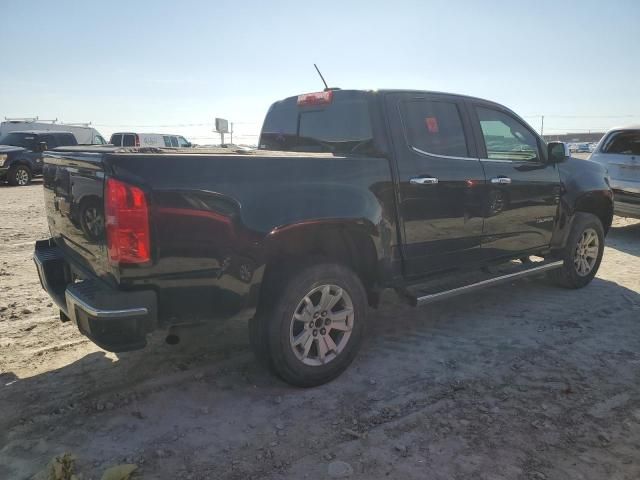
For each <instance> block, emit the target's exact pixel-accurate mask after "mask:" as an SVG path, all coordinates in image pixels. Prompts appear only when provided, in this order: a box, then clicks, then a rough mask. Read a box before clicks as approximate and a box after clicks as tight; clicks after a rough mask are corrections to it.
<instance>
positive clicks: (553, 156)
mask: <svg viewBox="0 0 640 480" xmlns="http://www.w3.org/2000/svg"><path fill="white" fill-rule="evenodd" d="M547 156H548V158H549V163H560V162H564V161H565V160H566V159H567V158H569V157H570V156H571V152H570V151H569V145H567V144H566V143H564V142H549V143H548V144H547Z"/></svg>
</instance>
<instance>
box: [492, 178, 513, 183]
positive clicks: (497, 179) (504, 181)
mask: <svg viewBox="0 0 640 480" xmlns="http://www.w3.org/2000/svg"><path fill="white" fill-rule="evenodd" d="M491 183H497V184H500V185H509V184H510V183H511V179H510V178H509V177H493V178H492V179H491Z"/></svg>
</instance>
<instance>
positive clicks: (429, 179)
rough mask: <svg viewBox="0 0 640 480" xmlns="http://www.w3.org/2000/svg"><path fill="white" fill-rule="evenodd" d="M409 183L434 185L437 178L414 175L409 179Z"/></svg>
mask: <svg viewBox="0 0 640 480" xmlns="http://www.w3.org/2000/svg"><path fill="white" fill-rule="evenodd" d="M409 183H411V184H413V185H435V184H436V183H438V179H437V178H435V177H415V178H412V179H411V180H409Z"/></svg>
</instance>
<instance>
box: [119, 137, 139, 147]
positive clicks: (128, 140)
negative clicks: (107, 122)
mask: <svg viewBox="0 0 640 480" xmlns="http://www.w3.org/2000/svg"><path fill="white" fill-rule="evenodd" d="M135 145H136V136H135V135H125V136H124V139H123V142H122V146H123V147H135Z"/></svg>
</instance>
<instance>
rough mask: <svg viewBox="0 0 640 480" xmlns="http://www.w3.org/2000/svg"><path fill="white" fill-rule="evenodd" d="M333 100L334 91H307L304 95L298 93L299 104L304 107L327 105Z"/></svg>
mask: <svg viewBox="0 0 640 480" xmlns="http://www.w3.org/2000/svg"><path fill="white" fill-rule="evenodd" d="M332 100H333V91H331V90H329V91H327V92H316V93H305V94H304V95H298V106H299V107H304V106H307V105H327V104H329V103H331V101H332Z"/></svg>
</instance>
